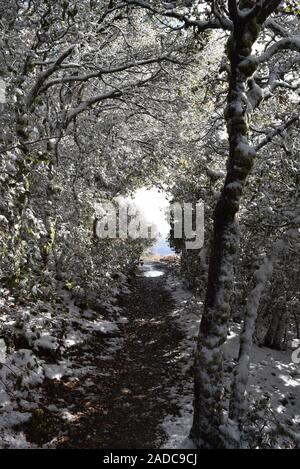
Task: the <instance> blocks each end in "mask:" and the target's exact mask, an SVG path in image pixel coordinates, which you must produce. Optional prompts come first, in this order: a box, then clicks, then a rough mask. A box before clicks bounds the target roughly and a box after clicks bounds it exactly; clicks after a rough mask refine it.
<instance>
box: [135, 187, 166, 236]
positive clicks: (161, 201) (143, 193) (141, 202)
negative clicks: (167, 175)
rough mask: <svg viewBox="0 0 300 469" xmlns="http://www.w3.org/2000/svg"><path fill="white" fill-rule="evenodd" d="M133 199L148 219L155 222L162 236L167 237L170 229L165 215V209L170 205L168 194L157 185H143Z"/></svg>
mask: <svg viewBox="0 0 300 469" xmlns="http://www.w3.org/2000/svg"><path fill="white" fill-rule="evenodd" d="M133 201H134V203H135V204H136V205H137V207H138V208H139V209H140V211H141V213H142V214H143V215H144V217H145V218H146V220H147V221H148V222H149V223H154V224H155V225H156V226H157V228H158V230H159V232H160V234H161V236H162V237H166V236H167V235H168V233H169V230H170V225H169V224H168V222H167V220H166V217H165V210H166V208H167V207H168V206H169V202H168V200H167V198H166V194H165V193H164V192H160V191H159V190H158V189H157V188H155V187H153V188H152V189H147V188H145V187H143V188H142V189H138V190H137V191H136V192H135V194H134V196H133Z"/></svg>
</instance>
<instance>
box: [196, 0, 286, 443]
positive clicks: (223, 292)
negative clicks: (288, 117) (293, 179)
mask: <svg viewBox="0 0 300 469" xmlns="http://www.w3.org/2000/svg"><path fill="white" fill-rule="evenodd" d="M279 3H280V2H279V1H277V2H275V1H274V2H273V1H271V2H269V4H268V8H266V9H263V7H262V6H260V7H258V8H254V9H252V10H249V9H248V7H249V5H248V4H247V2H246V3H245V5H244V7H243V5H242V2H240V3H239V8H238V6H237V2H236V0H229V2H228V6H229V11H230V16H231V20H232V24H233V30H232V33H231V36H230V37H229V40H228V43H227V53H228V59H229V61H230V79H229V90H228V97H227V107H226V111H225V119H226V124H227V130H228V138H229V158H228V162H227V176H226V179H225V183H224V187H223V190H222V193H221V196H220V198H219V201H218V203H217V205H216V208H215V212H214V232H213V239H212V246H211V254H210V264H209V275H208V285H207V291H206V301H205V306H204V312H203V316H202V321H201V325H200V331H199V336H198V344H197V351H196V359H195V390H194V393H195V394H194V419H193V426H192V430H191V437H192V439H193V440H194V442H195V444H196V445H197V447H206V448H220V447H228V446H233V447H234V446H235V445H236V443H237V442H235V441H230V442H229V441H228V437H227V434H228V432H226V421H225V415H226V413H225V412H224V405H223V402H224V401H223V393H224V385H223V355H222V347H221V346H222V344H223V343H224V342H225V340H226V338H227V333H228V320H229V315H230V297H231V294H232V286H233V280H234V264H235V258H236V254H237V251H238V244H239V242H238V229H237V223H236V214H237V212H238V210H239V203H240V200H241V197H242V193H243V188H244V185H245V183H246V180H247V177H248V175H249V173H250V171H251V168H252V165H253V162H254V158H255V150H254V148H253V147H252V146H251V145H250V144H249V139H248V128H249V118H250V115H251V106H250V105H249V103H248V102H247V94H246V92H247V82H248V80H249V79H250V77H251V76H252V75H253V73H254V72H255V70H256V67H257V62H256V58H255V57H253V56H251V51H252V46H253V44H254V43H255V41H256V39H257V38H258V36H259V33H260V30H261V26H262V24H263V23H264V21H265V20H266V18H267V17H268V16H269V14H270V13H271V12H272V11H273V10H274V9H275V8H276V7H277V6H278V5H279ZM243 8H245V10H243ZM246 9H247V11H249V13H248V14H247V13H246ZM229 439H230V438H229Z"/></svg>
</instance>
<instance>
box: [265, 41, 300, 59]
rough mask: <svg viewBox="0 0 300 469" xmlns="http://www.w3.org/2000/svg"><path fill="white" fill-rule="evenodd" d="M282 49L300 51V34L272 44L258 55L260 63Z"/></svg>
mask: <svg viewBox="0 0 300 469" xmlns="http://www.w3.org/2000/svg"><path fill="white" fill-rule="evenodd" d="M282 50H290V51H297V52H300V36H290V37H286V38H284V39H280V41H278V42H276V43H275V44H272V46H270V47H268V49H267V50H266V51H265V52H264V53H263V54H262V55H260V56H258V57H257V61H258V63H264V62H267V61H268V60H270V59H271V57H273V56H274V55H275V54H277V53H278V52H280V51H282Z"/></svg>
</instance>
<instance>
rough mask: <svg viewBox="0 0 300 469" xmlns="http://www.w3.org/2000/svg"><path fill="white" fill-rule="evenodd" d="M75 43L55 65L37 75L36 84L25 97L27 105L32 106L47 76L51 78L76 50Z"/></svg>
mask: <svg viewBox="0 0 300 469" xmlns="http://www.w3.org/2000/svg"><path fill="white" fill-rule="evenodd" d="M74 47H75V46H74V45H73V46H71V47H69V48H68V49H67V50H66V51H64V52H63V53H62V54H61V55H60V56H59V57H58V58H57V59H56V61H55V62H54V63H53V65H51V67H49V68H48V69H47V70H45V71H44V72H42V73H41V74H40V75H39V76H38V77H37V80H36V82H35V84H34V86H33V87H32V88H31V90H30V91H29V93H28V95H27V97H26V99H25V102H26V104H27V106H30V105H31V104H32V102H33V101H34V99H35V98H36V96H37V95H38V93H39V91H40V89H41V87H42V86H43V84H44V83H45V81H46V80H47V78H49V77H50V76H51V75H52V74H53V73H54V72H55V71H56V70H57V69H58V68H59V67H60V65H61V64H62V62H63V61H64V60H65V59H66V58H67V57H69V55H71V53H72V52H73V50H74Z"/></svg>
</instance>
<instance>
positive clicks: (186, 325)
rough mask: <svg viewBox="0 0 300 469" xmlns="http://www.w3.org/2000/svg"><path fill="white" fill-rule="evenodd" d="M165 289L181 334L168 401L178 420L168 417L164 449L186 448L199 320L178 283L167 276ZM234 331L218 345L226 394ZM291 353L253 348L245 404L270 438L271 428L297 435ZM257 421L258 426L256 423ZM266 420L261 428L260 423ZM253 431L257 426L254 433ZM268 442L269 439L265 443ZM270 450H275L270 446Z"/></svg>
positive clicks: (297, 373)
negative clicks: (178, 378) (178, 377)
mask: <svg viewBox="0 0 300 469" xmlns="http://www.w3.org/2000/svg"><path fill="white" fill-rule="evenodd" d="M168 288H169V290H170V291H171V292H172V296H173V298H174V300H175V301H176V307H175V309H174V311H173V312H172V315H173V317H174V319H175V320H176V321H177V323H178V325H179V326H180V327H181V329H182V330H183V331H184V333H185V339H184V340H183V342H182V343H181V355H180V356H179V357H178V362H179V364H180V366H181V368H182V382H180V383H178V386H176V387H175V388H173V389H171V390H170V397H171V398H172V399H174V401H175V402H176V403H177V405H178V403H179V406H180V409H181V410H180V415H179V416H177V417H174V416H168V417H167V418H165V420H164V422H163V429H164V431H165V432H166V433H167V435H168V440H167V442H166V443H165V445H164V447H165V448H191V447H192V442H191V441H190V440H189V439H188V434H189V430H190V428H191V424H192V403H193V384H192V376H191V373H190V367H191V366H192V364H193V354H194V349H195V344H196V336H197V333H198V328H199V323H200V319H199V316H200V314H201V305H202V304H201V302H200V301H199V300H197V299H196V298H195V297H193V295H192V294H191V293H190V292H189V291H187V290H186V289H185V288H184V287H183V285H182V282H181V281H180V279H178V278H177V277H176V276H169V278H168ZM239 331H240V326H239V325H237V324H232V325H231V328H230V332H229V336H228V340H227V342H226V344H225V345H224V357H225V373H226V375H227V378H228V380H227V386H228V389H227V391H228V392H229V389H230V384H231V377H232V368H233V366H234V364H235V361H236V359H237V356H238V349H239ZM292 352H293V351H292V350H289V351H284V352H281V351H277V350H272V349H269V348H266V347H263V348H262V347H258V346H256V345H254V346H253V350H252V359H251V366H250V378H249V398H250V402H251V405H252V408H251V409H253V411H254V412H255V413H257V417H258V422H257V427H258V428H257V431H261V432H262V433H264V434H265V435H267V434H269V433H270V434H271V433H272V430H274V428H276V427H278V428H279V427H280V425H281V424H282V425H283V427H285V428H287V429H288V430H291V432H292V433H293V434H296V439H298V437H297V435H298V433H300V392H299V391H300V364H296V363H293V360H292ZM259 417H261V422H260V421H259ZM264 418H267V419H268V420H269V422H268V424H267V427H266V428H264V425H265V420H264ZM259 426H261V427H260V428H259ZM268 438H269V437H268ZM277 439H278V445H279V446H280V447H287V448H288V447H290V444H291V441H290V440H289V438H286V437H285V436H283V435H281V436H278V437H277ZM275 446H276V444H275Z"/></svg>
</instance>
